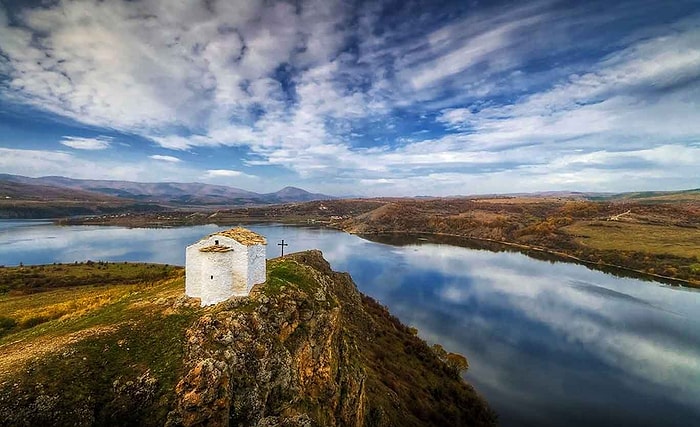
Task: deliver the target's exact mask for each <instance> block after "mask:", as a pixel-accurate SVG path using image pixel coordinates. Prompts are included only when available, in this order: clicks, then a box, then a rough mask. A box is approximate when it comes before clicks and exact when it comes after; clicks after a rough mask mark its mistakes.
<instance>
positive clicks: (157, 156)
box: [148, 154, 182, 163]
mask: <svg viewBox="0 0 700 427" xmlns="http://www.w3.org/2000/svg"><path fill="white" fill-rule="evenodd" d="M148 157H149V158H151V159H153V160H160V161H161V162H169V163H180V162H181V161H182V160H180V159H178V158H177V157H175V156H163V155H161V154H154V155H152V156H148Z"/></svg>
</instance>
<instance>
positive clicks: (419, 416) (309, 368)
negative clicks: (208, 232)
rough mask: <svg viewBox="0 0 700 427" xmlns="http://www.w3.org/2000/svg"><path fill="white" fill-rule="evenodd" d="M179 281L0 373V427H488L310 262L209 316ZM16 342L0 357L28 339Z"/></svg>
mask: <svg viewBox="0 0 700 427" xmlns="http://www.w3.org/2000/svg"><path fill="white" fill-rule="evenodd" d="M181 281H182V280H181V278H179V279H175V280H171V281H170V282H171V283H169V284H162V285H158V284H156V285H151V286H152V288H153V287H155V288H156V289H151V288H147V289H143V290H140V291H136V292H132V293H131V294H129V295H128V296H126V297H123V298H121V299H119V300H118V301H120V302H117V304H118V303H125V307H130V308H128V309H125V310H130V309H134V310H141V311H140V312H134V313H136V314H134V315H133V316H132V317H130V318H129V319H127V320H124V319H122V322H117V324H116V325H115V326H114V327H113V328H111V329H110V328H108V327H107V326H106V325H102V326H100V327H99V328H98V329H99V332H94V333H90V334H86V336H85V337H82V338H76V339H74V340H72V341H71V340H69V341H67V344H66V345H65V346H64V347H61V348H60V349H57V350H56V351H54V352H53V353H51V354H46V355H44V356H43V357H35V358H33V359H32V358H29V360H28V361H25V362H24V363H20V362H17V360H20V359H21V358H19V359H17V358H15V359H0V365H2V364H3V363H4V364H5V368H6V369H5V374H3V373H2V370H0V424H3V425H5V424H8V425H37V424H42V425H47V424H48V425H51V424H53V425H110V424H111V425H128V424H133V425H163V424H166V425H169V426H219V425H240V426H249V425H252V426H394V425H396V426H418V425H493V424H495V416H494V414H493V413H492V412H491V411H490V410H489V408H488V406H487V405H486V403H485V402H484V401H483V400H482V399H481V398H480V397H479V396H478V395H477V393H476V392H475V391H474V390H473V389H472V387H471V386H469V385H468V384H466V383H465V382H464V381H463V380H462V379H461V378H460V376H459V372H458V370H457V369H456V368H455V367H454V366H451V365H449V364H447V363H445V362H444V361H443V360H445V359H444V357H443V358H441V357H439V355H438V354H436V353H435V352H434V351H433V350H431V349H430V348H429V347H428V346H427V345H426V344H425V342H423V341H422V340H420V339H419V338H418V337H416V335H415V334H414V331H412V330H411V329H409V328H407V327H406V326H404V325H402V324H401V323H400V322H399V321H398V320H397V319H396V318H394V317H392V316H391V315H390V314H389V313H388V312H387V311H386V310H385V309H384V308H383V307H382V306H380V305H379V304H377V303H376V302H375V301H373V300H372V299H371V298H368V297H366V296H364V295H362V294H361V293H360V292H358V290H357V288H356V287H355V285H354V284H353V282H352V280H351V278H350V277H349V276H348V275H347V274H343V273H337V272H333V271H332V270H331V269H330V267H329V265H328V263H327V262H326V261H325V260H324V259H323V257H322V255H321V253H320V252H318V251H308V252H302V253H298V254H293V255H290V256H287V257H284V258H282V259H275V260H271V261H269V263H268V280H267V283H266V284H264V285H261V286H257V287H256V288H254V290H253V293H252V294H251V296H250V297H249V298H241V299H232V300H229V301H227V302H224V303H221V304H218V305H216V306H213V307H210V308H206V309H202V308H199V307H196V306H195V305H194V304H192V301H187V300H185V299H183V298H182V297H178V296H177V290H176V289H175V286H179V285H181ZM159 286H162V288H159ZM149 289H150V291H149ZM181 290H182V288H179V292H181ZM132 294H136V295H132ZM129 298H132V299H131V300H129ZM124 300H126V302H124ZM103 309H105V308H103ZM127 312H128V311H125V312H124V313H127ZM93 315H94V316H98V317H99V316H100V314H97V313H96V314H93ZM102 315H104V314H102ZM105 316H106V315H105ZM125 316H126V317H129V316H127V315H125ZM107 317H109V318H113V317H114V313H112V315H111V316H107ZM83 320H84V319H83ZM67 321H68V322H70V320H67ZM113 321H114V320H113ZM124 321H126V322H127V323H128V324H127V325H123V324H122V323H123V322H124ZM159 322H160V323H159ZM173 322H175V323H176V324H175V323H173ZM47 327H49V328H50V325H48V326H47ZM64 327H65V325H64ZM91 330H92V329H91ZM78 332H79V331H78ZM159 334H160V335H159ZM162 334H166V335H162ZM161 335H162V336H161ZM149 337H150V339H148V338H149ZM154 337H157V338H156V339H154ZM12 338H13V337H12V336H9V337H7V336H6V337H5V338H3V340H0V349H2V350H3V351H5V352H7V351H9V352H13V351H20V350H21V349H22V347H21V345H20V346H19V347H18V344H17V343H16V340H17V339H20V340H21V339H26V340H29V341H30V340H31V339H32V338H31V335H27V336H26V337H23V336H19V335H18V336H16V337H14V338H15V341H12V340H11V339H12ZM120 342H121V345H120ZM126 346H131V350H130V351H132V354H131V355H128V354H127V355H120V354H121V353H128V352H125V351H124V347H126ZM113 347H119V349H116V350H115V349H114V348H113ZM117 350H118V351H121V353H119V354H117V353H115V354H114V355H113V354H111V352H112V351H117ZM8 360H9V361H8ZM13 360H14V361H13ZM69 361H74V363H69ZM8 366H9V368H8ZM67 367H70V369H72V370H75V371H77V372H71V373H67V372H63V371H61V369H65V368H67ZM93 370H94V372H93ZM3 375H4V376H3Z"/></svg>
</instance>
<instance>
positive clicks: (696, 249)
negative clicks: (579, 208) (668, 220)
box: [563, 221, 700, 259]
mask: <svg viewBox="0 0 700 427" xmlns="http://www.w3.org/2000/svg"><path fill="white" fill-rule="evenodd" d="M563 230H564V231H565V232H567V233H568V234H570V235H572V236H574V237H575V240H576V241H577V242H578V243H580V244H582V245H584V246H588V247H591V248H594V249H601V250H620V251H637V252H646V253H651V254H671V255H676V256H681V257H686V258H693V257H695V258H698V259H700V229H698V228H686V227H676V226H672V225H648V224H635V223H628V222H621V221H579V222H576V223H575V224H572V225H569V226H567V227H564V228H563Z"/></svg>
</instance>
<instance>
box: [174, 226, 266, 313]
mask: <svg viewBox="0 0 700 427" xmlns="http://www.w3.org/2000/svg"><path fill="white" fill-rule="evenodd" d="M266 246H267V241H266V240H265V237H263V236H261V235H259V234H257V233H254V232H252V231H250V230H248V229H246V228H242V227H236V228H232V229H230V230H224V231H219V232H216V233H214V234H210V235H209V236H206V237H204V238H203V239H201V240H200V241H198V242H196V243H194V244H192V245H190V246H188V247H187V249H186V250H185V294H187V296H189V297H193V298H200V299H201V305H202V306H205V305H211V304H216V303H218V302H221V301H225V300H227V299H229V298H231V297H233V296H247V295H249V294H250V290H251V288H252V287H253V286H254V285H257V284H259V283H264V282H265V275H266V266H265V248H266Z"/></svg>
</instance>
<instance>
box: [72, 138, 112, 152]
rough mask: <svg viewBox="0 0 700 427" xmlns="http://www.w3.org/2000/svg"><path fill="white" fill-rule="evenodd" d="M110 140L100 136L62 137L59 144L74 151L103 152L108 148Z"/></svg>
mask: <svg viewBox="0 0 700 427" xmlns="http://www.w3.org/2000/svg"><path fill="white" fill-rule="evenodd" d="M111 142H112V138H109V137H105V136H101V137H98V138H83V137H78V136H64V137H63V141H61V144H63V145H65V146H66V147H70V148H75V149H76V150H104V149H106V148H109V145H110V144H111Z"/></svg>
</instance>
